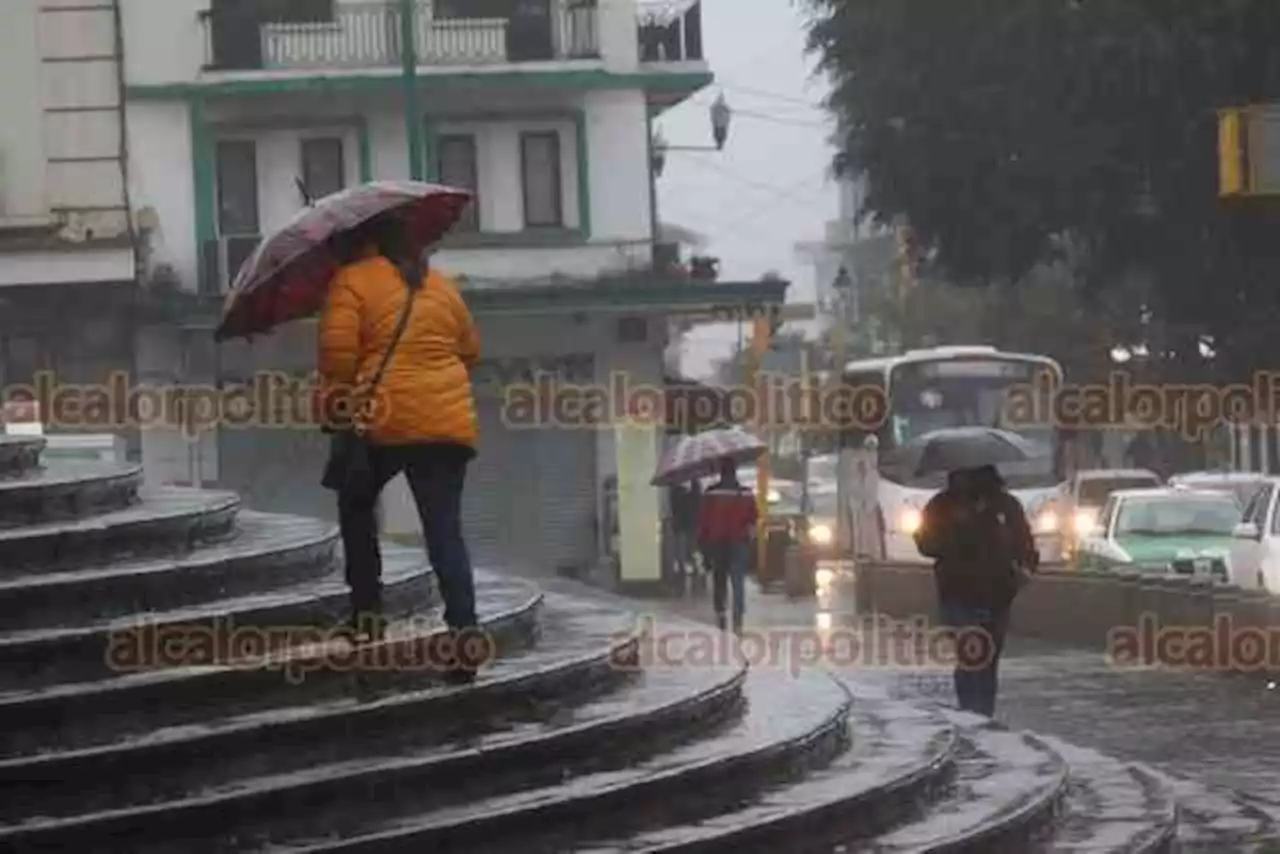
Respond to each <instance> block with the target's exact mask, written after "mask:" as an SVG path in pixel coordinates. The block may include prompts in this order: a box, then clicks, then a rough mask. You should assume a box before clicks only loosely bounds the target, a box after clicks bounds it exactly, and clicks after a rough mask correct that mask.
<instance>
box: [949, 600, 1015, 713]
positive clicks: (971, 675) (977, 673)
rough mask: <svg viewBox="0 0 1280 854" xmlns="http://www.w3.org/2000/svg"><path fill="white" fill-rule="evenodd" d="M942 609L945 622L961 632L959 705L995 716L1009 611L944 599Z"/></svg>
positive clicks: (959, 641)
mask: <svg viewBox="0 0 1280 854" xmlns="http://www.w3.org/2000/svg"><path fill="white" fill-rule="evenodd" d="M939 610H940V611H941V617H942V622H943V624H944V625H946V626H947V627H948V628H949V629H951V630H952V631H954V632H956V635H957V637H956V640H957V650H956V652H957V658H956V670H955V686H956V702H957V705H959V707H960V708H961V710H963V711H966V712H976V713H977V714H980V715H986V716H987V717H993V716H994V715H995V713H996V692H997V690H998V689H999V687H1000V683H999V670H1000V655H1001V653H1003V652H1004V638H1005V634H1006V633H1007V631H1008V628H1009V612H1008V610H1007V609H1006V610H992V609H986V608H974V607H970V606H966V605H961V604H958V603H948V602H943V603H942V606H941V608H940V609H939ZM966 635H968V636H969V639H968V640H966Z"/></svg>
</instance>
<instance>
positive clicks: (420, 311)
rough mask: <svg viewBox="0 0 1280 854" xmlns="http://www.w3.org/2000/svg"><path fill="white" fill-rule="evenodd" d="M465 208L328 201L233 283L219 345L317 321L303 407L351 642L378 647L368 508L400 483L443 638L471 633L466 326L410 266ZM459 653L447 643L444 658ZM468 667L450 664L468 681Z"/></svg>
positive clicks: (451, 196) (379, 190)
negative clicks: (313, 371)
mask: <svg viewBox="0 0 1280 854" xmlns="http://www.w3.org/2000/svg"><path fill="white" fill-rule="evenodd" d="M469 201H470V195H469V194H468V193H465V192H463V191H460V190H454V189H452V188H449V187H441V186H436V185H431V184H422V183H418V182H381V183H374V184H366V185H364V186H361V187H357V188H354V189H351V190H347V191H344V192H341V193H337V194H334V195H332V196H328V197H326V198H325V199H323V200H321V201H320V202H318V203H317V204H315V205H314V206H311V207H308V208H306V209H304V210H303V211H302V212H300V213H299V214H298V215H297V216H296V217H295V218H294V220H293V221H292V222H291V223H289V224H288V225H287V226H285V227H284V228H283V229H281V230H280V231H279V232H277V233H276V234H274V235H272V236H271V237H269V238H267V239H266V240H265V241H264V242H263V243H262V244H261V245H260V246H259V247H258V249H257V250H256V251H255V252H254V254H253V255H252V256H251V257H250V259H249V260H248V261H247V262H246V263H245V265H244V267H243V268H242V269H241V270H240V273H239V274H238V275H237V277H236V282H235V284H234V286H233V290H232V293H231V295H230V297H229V298H228V303H227V307H226V309H225V311H224V317H223V321H222V324H221V325H220V327H219V329H218V331H217V333H216V336H217V337H218V338H219V339H220V340H225V339H227V338H231V337H236V336H246V337H247V336H249V335H253V334H258V333H262V332H266V331H269V330H270V329H271V328H273V327H274V326H276V325H278V324H280V323H283V322H286V321H288V320H292V319H295V318H299V317H306V316H310V315H313V314H316V313H319V314H320V322H319V365H318V368H319V374H320V387H319V389H318V390H317V398H316V408H317V414H318V416H319V417H320V419H321V422H322V423H323V424H324V425H325V429H326V431H327V432H330V433H331V434H332V448H331V455H330V459H329V462H328V464H327V465H326V467H325V471H324V475H323V478H322V484H323V485H324V486H325V487H326V488H328V489H331V490H333V491H334V492H335V493H336V494H337V502H338V520H339V527H340V529H341V536H342V544H343V550H344V553H345V558H346V578H347V583H348V585H349V586H350V589H351V607H352V615H351V624H352V631H353V635H354V638H355V640H356V641H357V642H367V643H379V642H381V641H382V638H383V632H384V629H385V618H384V616H383V613H382V582H381V575H382V556H381V552H380V549H379V545H378V534H379V531H378V524H377V519H376V508H377V503H378V498H379V496H380V494H381V492H382V490H383V488H384V487H385V485H386V484H387V483H388V482H389V481H390V480H391V479H392V478H394V477H395V476H396V475H397V474H400V473H402V472H403V473H404V474H405V476H406V479H407V480H408V483H409V488H410V491H411V492H412V494H413V498H414V502H415V504H416V505H417V509H418V514H419V517H420V518H421V521H422V528H423V535H424V539H425V540H426V548H427V553H428V555H429V557H430V560H431V565H432V569H433V570H434V572H435V575H436V578H437V580H438V583H439V588H440V593H441V595H442V597H443V599H444V602H445V611H444V618H445V622H446V624H447V625H448V626H449V628H450V629H451V630H452V632H453V633H454V638H455V640H456V641H466V640H469V638H467V637H466V636H465V635H466V633H467V632H475V631H476V627H477V618H476V612H475V586H474V581H473V577H472V568H471V560H470V556H469V553H468V549H467V545H466V542H465V541H464V539H463V535H462V519H461V516H462V489H463V484H464V482H465V480H466V470H467V465H468V463H469V462H470V460H471V459H472V458H473V457H474V456H475V445H476V440H477V421H476V410H475V402H474V399H473V394H472V388H471V380H470V374H469V371H470V369H471V368H472V367H474V366H475V364H476V362H477V360H478V359H479V356H480V344H479V339H478V336H477V333H476V329H475V324H474V323H473V321H472V318H471V314H470V312H469V311H468V310H467V307H466V304H465V303H464V302H463V299H462V297H461V295H460V293H459V291H458V289H457V286H456V285H455V284H454V282H453V281H452V280H451V279H449V278H448V277H447V276H445V275H444V274H442V273H440V272H439V271H436V270H433V269H430V268H429V266H428V265H427V264H426V263H425V262H424V260H423V256H424V254H425V253H424V250H425V249H426V248H427V247H429V246H431V245H432V244H434V243H436V242H437V241H438V240H439V239H440V238H441V237H442V236H443V235H444V233H445V232H446V231H448V229H449V228H451V227H452V226H453V224H454V222H456V221H457V219H458V217H459V215H460V214H461V213H462V211H463V209H464V208H465V206H466V205H467V203H468V202H469ZM468 647H470V648H473V649H474V648H475V647H474V645H472V644H468V643H465V642H456V643H454V644H453V648H454V649H458V650H461V649H464V648H468ZM478 663H479V662H476V661H469V660H468V661H463V660H454V661H453V662H452V664H453V665H454V666H453V667H452V668H451V669H450V671H449V676H450V678H451V679H452V680H454V681H459V682H466V681H471V680H472V679H473V678H474V676H475V668H476V666H477V664H478Z"/></svg>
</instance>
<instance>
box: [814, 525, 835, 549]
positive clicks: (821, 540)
mask: <svg viewBox="0 0 1280 854" xmlns="http://www.w3.org/2000/svg"><path fill="white" fill-rule="evenodd" d="M833 537H834V534H833V533H832V531H831V526H830V525H823V524H814V525H810V526H809V539H810V540H812V541H813V542H814V543H816V544H817V545H820V546H829V545H831V540H832V538H833Z"/></svg>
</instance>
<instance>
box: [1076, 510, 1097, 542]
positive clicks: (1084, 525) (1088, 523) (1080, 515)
mask: <svg viewBox="0 0 1280 854" xmlns="http://www.w3.org/2000/svg"><path fill="white" fill-rule="evenodd" d="M1097 524H1098V516H1097V514H1096V513H1095V512H1094V511H1092V510H1080V511H1078V512H1077V513H1076V518H1075V526H1076V533H1077V534H1079V535H1080V536H1082V537H1087V536H1089V535H1090V534H1092V533H1093V528H1094V526H1095V525H1097Z"/></svg>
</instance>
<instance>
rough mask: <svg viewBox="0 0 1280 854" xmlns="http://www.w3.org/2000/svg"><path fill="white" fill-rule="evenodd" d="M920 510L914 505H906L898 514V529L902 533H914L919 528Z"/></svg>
mask: <svg viewBox="0 0 1280 854" xmlns="http://www.w3.org/2000/svg"><path fill="white" fill-rule="evenodd" d="M920 522H921V517H920V511H919V510H917V509H915V508H914V507H908V508H906V509H905V510H903V511H902V513H901V514H900V515H899V516H898V530H899V531H902V533H904V534H914V533H915V532H916V531H918V530H920Z"/></svg>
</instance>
